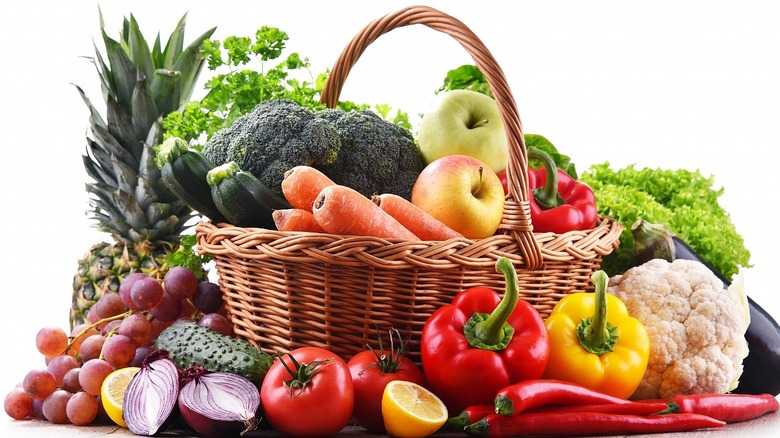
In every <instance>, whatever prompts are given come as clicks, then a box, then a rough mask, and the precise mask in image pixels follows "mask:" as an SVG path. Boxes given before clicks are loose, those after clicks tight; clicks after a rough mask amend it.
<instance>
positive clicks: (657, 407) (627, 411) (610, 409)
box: [472, 400, 668, 423]
mask: <svg viewBox="0 0 780 438" xmlns="http://www.w3.org/2000/svg"><path fill="white" fill-rule="evenodd" d="M667 407H668V404H667V403H666V402H663V401H660V400H653V401H651V402H645V401H636V402H629V403H602V404H588V405H569V406H541V407H538V408H534V409H529V410H526V411H523V412H524V413H529V414H531V413H539V412H550V413H556V414H566V413H575V412H598V413H600V414H621V415H655V414H659V413H661V412H663V411H664V410H666V409H667ZM472 423H473V421H472Z"/></svg>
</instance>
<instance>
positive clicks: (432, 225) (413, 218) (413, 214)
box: [371, 193, 463, 240]
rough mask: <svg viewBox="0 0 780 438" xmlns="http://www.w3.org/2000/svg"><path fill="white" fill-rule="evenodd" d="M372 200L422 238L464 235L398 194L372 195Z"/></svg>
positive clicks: (442, 238) (434, 238)
mask: <svg viewBox="0 0 780 438" xmlns="http://www.w3.org/2000/svg"><path fill="white" fill-rule="evenodd" d="M371 200H372V201H374V203H375V204H376V205H378V206H379V208H381V209H382V210H384V211H386V212H387V213H388V214H389V215H390V216H392V217H394V218H395V219H396V220H397V221H398V222H400V223H401V225H403V226H404V227H406V228H407V229H408V230H409V231H411V232H412V233H414V234H415V236H417V237H419V238H420V239H422V240H447V239H451V238H453V237H463V235H462V234H460V233H459V232H457V231H455V230H453V229H452V228H450V227H448V226H447V225H446V224H444V222H442V221H440V220H438V219H436V218H435V217H433V216H431V215H430V214H429V213H428V212H427V211H425V210H423V209H421V208H420V207H418V206H416V205H414V204H412V203H411V202H409V201H407V200H406V199H404V198H402V197H400V196H398V195H394V194H392V193H384V194H382V195H374V196H372V197H371Z"/></svg>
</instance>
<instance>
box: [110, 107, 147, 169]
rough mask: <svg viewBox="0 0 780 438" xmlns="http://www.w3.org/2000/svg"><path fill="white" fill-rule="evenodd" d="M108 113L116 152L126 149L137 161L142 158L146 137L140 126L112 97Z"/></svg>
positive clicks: (112, 148) (113, 149)
mask: <svg viewBox="0 0 780 438" xmlns="http://www.w3.org/2000/svg"><path fill="white" fill-rule="evenodd" d="M106 108H107V113H108V132H109V134H110V135H111V136H113V137H114V138H115V141H114V143H115V144H116V147H111V149H110V150H111V151H112V152H115V151H117V150H119V149H125V150H127V152H129V153H130V154H131V155H132V156H133V157H135V160H138V157H140V156H141V152H142V146H143V145H142V140H143V136H144V135H145V134H144V133H142V131H141V129H140V128H141V127H140V125H138V124H136V123H135V121H134V120H133V119H132V115H131V114H130V113H128V112H126V111H125V109H124V108H123V107H122V105H121V104H120V103H119V102H117V101H116V100H114V99H112V98H111V97H110V96H109V98H108V99H107V100H106Z"/></svg>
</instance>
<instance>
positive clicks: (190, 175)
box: [156, 137, 225, 222]
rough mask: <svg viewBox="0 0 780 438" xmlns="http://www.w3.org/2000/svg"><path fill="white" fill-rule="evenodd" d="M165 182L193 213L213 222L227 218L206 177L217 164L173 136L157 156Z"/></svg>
mask: <svg viewBox="0 0 780 438" xmlns="http://www.w3.org/2000/svg"><path fill="white" fill-rule="evenodd" d="M156 160H157V164H158V166H159V167H160V174H161V176H162V180H163V182H165V185H166V186H168V188H169V189H170V190H171V192H173V194H174V195H176V196H178V197H179V198H180V199H181V200H183V201H184V202H186V203H187V205H189V206H190V208H192V209H193V210H195V211H197V212H198V213H200V214H202V215H203V216H206V217H207V218H209V219H211V221H212V222H223V221H224V220H225V218H224V217H223V216H222V214H221V213H220V212H219V209H218V208H217V206H216V205H214V200H213V199H212V197H211V187H210V186H209V184H208V182H207V181H206V175H207V174H208V172H209V170H211V169H212V168H213V167H214V165H213V164H211V162H210V161H209V160H208V158H206V157H205V156H203V154H201V153H200V152H198V151H197V150H195V149H192V148H190V147H189V146H188V145H187V143H186V142H185V141H184V140H182V139H180V138H176V137H171V138H169V139H167V140H165V141H164V142H163V144H162V145H160V149H159V151H158V152H157V156H156Z"/></svg>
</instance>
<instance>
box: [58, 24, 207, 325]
mask: <svg viewBox="0 0 780 438" xmlns="http://www.w3.org/2000/svg"><path fill="white" fill-rule="evenodd" d="M185 19H186V15H185V16H184V17H182V18H181V20H180V21H179V23H178V25H177V26H176V28H175V30H174V31H173V32H172V33H171V35H170V37H169V38H168V42H167V44H166V46H165V47H164V48H162V47H161V44H160V36H159V34H158V35H157V39H156V40H155V42H154V46H153V48H152V49H151V50H150V49H149V46H148V43H147V41H146V40H145V39H144V36H143V35H142V34H141V31H140V29H139V26H138V22H137V21H136V20H135V18H134V17H133V16H132V15H131V16H130V19H129V20H128V19H127V18H125V19H124V21H123V25H122V29H121V32H120V38H119V41H116V40H114V39H112V38H110V37H108V35H107V34H106V32H105V28H104V23H103V16H102V13H101V14H100V29H101V33H102V36H103V41H104V44H105V53H106V58H107V60H108V64H106V62H105V61H104V58H103V56H102V55H101V53H100V51H99V50H97V48H96V50H95V52H96V57H95V58H94V59H93V62H94V63H95V66H96V69H97V73H98V75H99V76H100V80H101V84H102V87H101V88H102V91H103V93H102V94H103V99H104V100H105V104H106V113H107V118H106V120H105V121H104V119H103V118H102V117H101V115H100V113H99V112H98V110H97V109H96V108H95V106H94V105H93V104H92V103H91V101H90V100H89V98H88V97H87V95H86V93H85V92H84V90H83V89H82V88H81V87H78V86H76V88H77V89H78V92H79V94H80V95H81V97H82V99H83V100H84V102H85V103H86V105H87V107H88V109H89V111H90V118H89V123H90V129H89V131H88V133H87V146H86V154H85V155H84V156H83V162H84V168H85V169H86V171H87V174H88V176H89V177H90V178H91V179H93V180H94V182H90V183H88V184H87V185H86V190H87V193H88V194H89V206H90V210H89V211H88V212H87V214H88V216H89V217H90V219H92V220H94V221H95V227H96V228H97V229H98V230H99V231H101V232H105V233H108V235H110V237H111V239H112V240H113V241H111V242H100V243H96V244H95V245H93V246H92V247H91V248H90V249H89V251H88V252H87V253H86V254H85V255H84V257H83V258H82V259H81V260H80V261H79V263H78V270H77V272H76V275H75V276H74V279H73V304H72V306H71V312H70V324H71V328H72V327H74V326H76V325H78V324H80V323H82V322H85V321H87V318H88V313H89V310H90V308H91V307H92V305H93V304H94V303H95V302H96V301H97V300H98V299H99V298H100V297H101V296H102V295H103V294H104V293H106V292H108V291H114V292H115V291H118V289H119V284H120V283H121V282H122V279H123V278H124V277H125V276H126V275H127V274H129V273H131V272H137V271H141V272H144V273H147V274H149V275H153V276H155V277H157V278H162V276H163V275H164V273H165V271H166V270H167V267H166V265H165V257H166V256H167V254H168V253H169V252H172V251H175V250H176V249H177V248H178V247H179V243H180V239H181V233H182V231H183V230H184V229H186V228H187V227H188V226H189V225H188V224H187V222H188V221H189V220H190V219H191V218H192V217H193V212H192V210H191V209H190V208H189V207H188V206H187V205H186V204H185V203H184V202H183V201H182V200H180V199H178V198H177V197H176V196H174V195H173V194H172V193H171V192H170V191H169V190H168V189H167V188H166V187H165V185H164V183H163V181H162V180H161V178H160V170H159V168H158V167H157V165H156V164H155V161H154V157H155V147H156V146H157V145H159V143H160V142H161V141H162V128H161V120H162V117H164V116H165V115H167V114H168V113H170V112H172V111H175V110H178V109H180V108H181V107H182V106H183V105H184V104H185V103H186V102H187V101H188V100H189V98H190V96H191V95H192V91H193V87H194V85H195V82H196V79H197V77H198V75H199V74H200V71H201V70H202V67H203V63H204V61H203V58H202V56H201V54H200V50H199V49H200V45H201V43H202V42H203V41H204V40H205V39H207V38H209V37H210V36H211V35H212V34H213V32H214V30H215V29H214V28H212V29H210V30H209V31H207V32H205V33H204V34H203V35H201V36H200V37H198V38H197V39H196V40H195V41H193V42H192V43H191V44H190V45H189V46H188V47H187V48H186V49H184V48H183V40H184V27H185Z"/></svg>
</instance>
